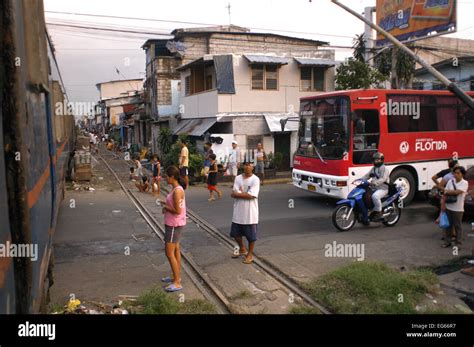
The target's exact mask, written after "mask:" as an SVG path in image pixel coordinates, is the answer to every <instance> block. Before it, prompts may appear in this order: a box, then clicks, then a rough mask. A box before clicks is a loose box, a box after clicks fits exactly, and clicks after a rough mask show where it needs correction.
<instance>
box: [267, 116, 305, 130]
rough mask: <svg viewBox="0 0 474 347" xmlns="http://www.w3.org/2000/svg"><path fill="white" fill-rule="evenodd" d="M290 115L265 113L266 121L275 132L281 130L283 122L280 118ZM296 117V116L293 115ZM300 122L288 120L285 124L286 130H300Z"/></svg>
mask: <svg viewBox="0 0 474 347" xmlns="http://www.w3.org/2000/svg"><path fill="white" fill-rule="evenodd" d="M288 117H289V116H288V115H268V114H266V115H265V121H266V122H267V125H268V127H269V128H270V131H271V132H272V133H273V132H281V123H280V120H282V119H283V118H288ZM293 117H294V116H293ZM298 128H299V122H296V121H293V120H291V121H288V122H286V125H285V131H298Z"/></svg>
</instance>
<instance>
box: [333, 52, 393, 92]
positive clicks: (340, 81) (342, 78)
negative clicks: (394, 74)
mask: <svg viewBox="0 0 474 347" xmlns="http://www.w3.org/2000/svg"><path fill="white" fill-rule="evenodd" d="M386 80H387V77H386V76H384V75H383V74H381V73H380V71H378V70H377V69H374V68H372V67H370V66H369V65H367V64H366V63H365V62H363V61H360V60H357V59H355V58H349V59H348V60H347V61H345V62H344V63H342V64H341V65H339V66H338V67H337V69H336V85H337V86H336V89H337V90H347V89H369V88H371V87H372V88H373V87H375V88H377V87H380V85H381V83H382V82H384V81H386Z"/></svg>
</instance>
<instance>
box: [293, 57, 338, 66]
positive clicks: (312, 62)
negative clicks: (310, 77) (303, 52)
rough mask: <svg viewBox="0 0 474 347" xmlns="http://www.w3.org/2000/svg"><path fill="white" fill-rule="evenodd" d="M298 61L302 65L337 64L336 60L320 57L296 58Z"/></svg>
mask: <svg viewBox="0 0 474 347" xmlns="http://www.w3.org/2000/svg"><path fill="white" fill-rule="evenodd" d="M295 60H296V62H297V63H298V64H299V65H301V66H308V67H311V66H323V67H332V66H335V65H336V62H335V61H334V60H330V59H320V58H295Z"/></svg>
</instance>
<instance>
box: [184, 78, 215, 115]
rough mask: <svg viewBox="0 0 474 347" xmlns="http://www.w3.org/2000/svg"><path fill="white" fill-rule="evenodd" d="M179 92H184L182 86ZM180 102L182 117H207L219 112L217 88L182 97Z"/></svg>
mask: <svg viewBox="0 0 474 347" xmlns="http://www.w3.org/2000/svg"><path fill="white" fill-rule="evenodd" d="M182 84H184V83H183V82H182ZM181 93H182V94H183V93H184V91H183V88H181ZM181 104H182V106H183V111H184V112H183V114H182V116H183V118H208V117H215V116H216V114H217V113H219V110H218V95H217V90H211V91H208V92H203V93H198V94H194V95H190V96H187V97H184V98H182V103H181Z"/></svg>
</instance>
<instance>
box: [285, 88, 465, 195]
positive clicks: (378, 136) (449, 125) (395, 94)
mask: <svg viewBox="0 0 474 347" xmlns="http://www.w3.org/2000/svg"><path fill="white" fill-rule="evenodd" d="M469 95H470V96H471V97H473V96H474V93H469ZM299 122H300V126H299V133H298V141H299V142H298V149H297V151H296V153H295V155H294V158H293V173H292V177H293V184H294V185H295V186H296V187H298V188H301V189H304V190H308V191H311V192H315V193H319V194H323V195H327V196H332V197H335V198H345V197H346V196H347V194H348V193H349V190H350V188H351V183H352V182H353V181H355V180H356V179H357V178H359V177H361V176H362V175H364V174H365V173H366V172H367V171H368V170H369V168H370V167H371V166H372V155H373V154H374V153H375V152H377V151H379V152H382V153H383V154H384V155H385V163H386V166H387V167H388V168H389V170H390V179H391V182H394V181H395V180H398V181H399V182H400V183H401V184H402V186H403V188H404V192H403V194H402V198H403V199H404V202H405V203H409V202H410V201H411V200H412V199H413V197H414V195H415V193H416V192H417V191H427V190H430V189H431V188H432V186H433V182H432V181H431V177H432V176H433V175H434V174H436V173H437V172H438V171H440V170H442V169H445V168H447V160H448V159H449V158H452V157H454V158H457V159H458V160H459V162H460V164H461V165H463V166H465V167H466V168H468V167H470V166H472V165H474V112H473V110H471V109H470V108H469V107H468V106H467V105H465V104H464V103H463V102H462V101H461V100H459V99H458V98H457V97H456V96H454V95H453V94H452V93H451V92H449V91H426V90H379V89H373V90H372V89H369V90H349V91H338V92H330V93H324V94H320V95H317V96H314V97H305V98H302V99H301V105H300V120H299Z"/></svg>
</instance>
